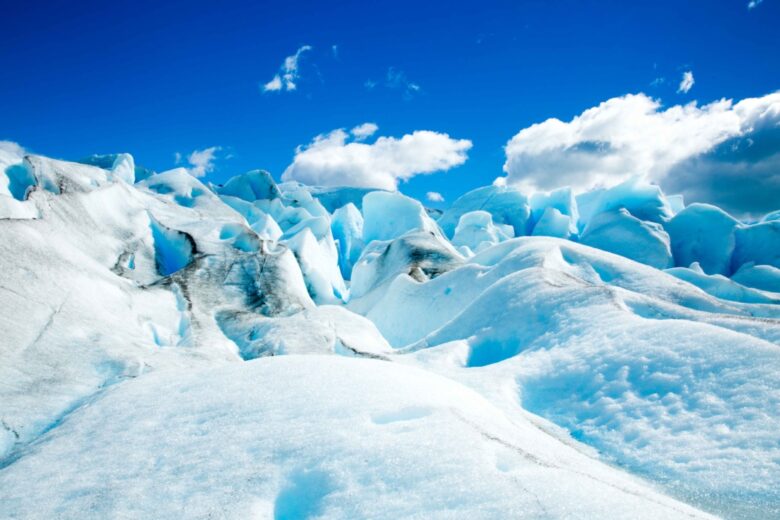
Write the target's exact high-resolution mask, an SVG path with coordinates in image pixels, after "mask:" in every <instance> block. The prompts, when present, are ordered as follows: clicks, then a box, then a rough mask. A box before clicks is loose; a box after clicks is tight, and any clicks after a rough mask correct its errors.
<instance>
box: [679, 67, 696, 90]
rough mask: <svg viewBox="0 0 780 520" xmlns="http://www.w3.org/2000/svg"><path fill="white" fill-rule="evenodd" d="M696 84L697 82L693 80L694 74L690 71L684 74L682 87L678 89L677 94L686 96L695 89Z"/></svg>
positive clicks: (681, 82)
mask: <svg viewBox="0 0 780 520" xmlns="http://www.w3.org/2000/svg"><path fill="white" fill-rule="evenodd" d="M694 83H695V81H694V79H693V72H691V71H690V70H688V71H685V72H683V77H682V81H680V86H679V87H678V88H677V92H678V93H682V94H686V93H687V92H688V91H689V90H691V89H692V88H693V84H694Z"/></svg>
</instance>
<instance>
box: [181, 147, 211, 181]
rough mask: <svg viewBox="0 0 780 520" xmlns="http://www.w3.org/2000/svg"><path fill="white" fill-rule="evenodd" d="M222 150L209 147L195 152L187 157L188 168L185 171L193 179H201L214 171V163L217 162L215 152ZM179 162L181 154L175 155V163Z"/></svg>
mask: <svg viewBox="0 0 780 520" xmlns="http://www.w3.org/2000/svg"><path fill="white" fill-rule="evenodd" d="M221 149H222V148H221V147H219V146H211V147H209V148H206V149H204V150H195V151H193V152H192V153H191V154H189V155H188V156H187V162H188V163H189V165H190V166H189V167H188V168H187V171H188V172H189V173H190V175H192V176H193V177H203V176H204V175H206V174H207V173H210V172H212V171H214V162H215V161H216V160H217V152H218V151H220V150H221ZM179 162H181V154H180V153H178V152H177V153H176V163H177V164H178V163H179Z"/></svg>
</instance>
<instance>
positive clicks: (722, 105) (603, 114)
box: [504, 92, 780, 208]
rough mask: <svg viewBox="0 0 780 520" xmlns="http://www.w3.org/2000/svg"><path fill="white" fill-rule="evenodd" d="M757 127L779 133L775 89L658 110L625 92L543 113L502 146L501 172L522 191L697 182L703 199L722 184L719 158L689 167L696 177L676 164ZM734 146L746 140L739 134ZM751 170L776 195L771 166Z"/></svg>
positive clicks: (779, 191)
mask: <svg viewBox="0 0 780 520" xmlns="http://www.w3.org/2000/svg"><path fill="white" fill-rule="evenodd" d="M772 132H774V133H773V134H772ZM758 134H761V135H770V134H771V135H775V134H778V135H779V136H780V92H777V93H774V94H769V95H767V96H764V97H761V98H749V99H744V100H742V101H740V102H738V103H736V104H735V103H733V102H732V101H731V100H725V99H724V100H720V101H716V102H714V103H710V104H708V105H704V106H701V107H699V106H697V104H696V102H692V103H689V104H687V105H675V106H671V107H669V108H666V109H662V107H661V104H660V102H659V101H657V100H654V99H652V98H650V97H648V96H646V95H645V94H636V95H626V96H623V97H618V98H613V99H610V100H608V101H605V102H603V103H601V104H600V105H598V106H596V107H593V108H590V109H588V110H586V111H585V112H583V113H582V114H580V115H579V116H576V117H574V118H573V119H572V120H571V121H569V122H563V121H560V120H558V119H548V120H547V121H545V122H543V123H539V124H535V125H533V126H530V127H528V128H525V129H523V130H521V131H520V132H519V133H518V134H517V135H515V136H514V137H513V138H512V139H511V140H510V141H509V142H508V143H507V145H506V149H505V151H506V158H507V159H506V162H505V164H504V171H505V172H506V173H507V177H506V180H507V182H508V183H510V184H513V185H516V186H518V187H520V188H521V189H525V190H527V191H549V190H552V189H555V188H558V187H560V186H566V185H569V186H572V187H573V188H575V189H576V190H585V189H590V188H594V187H598V186H611V185H615V184H617V183H619V182H622V181H623V180H626V179H627V178H629V177H631V176H641V177H644V178H647V179H649V180H651V181H654V182H657V183H660V184H661V186H662V187H664V186H667V187H673V188H674V189H675V190H681V191H683V192H686V191H688V192H690V191H691V190H692V189H693V186H694V185H699V188H697V190H698V195H697V196H698V197H699V199H701V200H706V199H707V198H710V199H712V198H713V197H715V196H716V195H717V191H718V190H720V191H728V190H729V189H730V188H729V187H728V186H727V185H720V186H718V182H716V180H717V179H718V178H720V177H719V176H720V175H721V174H720V173H718V171H722V170H723V164H724V161H723V160H717V161H716V160H714V159H713V160H710V161H709V162H708V163H707V164H709V165H710V166H711V168H710V169H707V168H706V167H704V166H699V167H697V170H696V171H697V172H698V173H697V176H696V177H691V176H690V175H685V176H684V177H685V178H686V179H687V180H686V181H685V182H682V181H680V180H679V179H677V177H681V176H683V173H684V172H682V171H681V170H680V168H681V167H682V166H683V165H686V164H691V162H690V161H692V160H694V159H696V158H699V157H703V156H704V155H703V154H707V153H709V152H712V153H715V148H716V147H718V146H719V145H721V144H723V145H724V146H725V145H726V144H728V143H727V141H728V142H729V143H730V142H731V140H733V139H740V138H748V137H751V136H752V137H751V138H752V139H754V140H755V138H756V136H757V135H758ZM765 139H769V137H766V138H765ZM778 141H780V137H778ZM742 146H750V145H749V142H747V141H746V142H745V143H744V144H743V145H742ZM772 146H774V148H773V147H772ZM772 146H764V147H763V148H760V149H761V150H763V151H764V152H765V155H766V153H769V152H767V150H769V151H771V153H774V154H776V155H778V157H779V158H780V144H778V145H772ZM754 150H755V152H754V156H751V157H752V158H751V159H750V160H752V161H754V162H755V161H763V160H764V158H761V157H759V156H758V155H755V154H757V153H758V151H759V148H754ZM719 153H720V154H721V155H722V154H724V153H731V152H729V150H722V151H720V152H719ZM719 157H720V156H719ZM778 162H779V163H780V159H779V160H778ZM751 164H753V163H751ZM762 164H764V163H762ZM715 168H720V170H717V171H716V169H715ZM742 171H747V170H746V169H744V168H743V169H742ZM751 171H754V172H757V173H755V175H759V176H761V178H762V179H763V180H762V181H761V183H762V185H763V186H764V187H765V189H766V190H769V191H770V192H771V193H773V194H775V195H776V200H780V179H778V176H777V175H776V173H775V174H773V175H774V176H770V173H769V172H770V169H767V168H752V170H751ZM729 179H731V181H729V182H737V181H738V180H739V176H738V175H737V174H736V173H735V174H733V175H731V176H730V177H729ZM742 180H743V181H745V180H746V179H745V178H742ZM667 191H671V189H667ZM743 203H746V201H745V200H742V201H741V202H736V201H735V202H733V203H732V208H737V207H738V206H739V205H740V204H743Z"/></svg>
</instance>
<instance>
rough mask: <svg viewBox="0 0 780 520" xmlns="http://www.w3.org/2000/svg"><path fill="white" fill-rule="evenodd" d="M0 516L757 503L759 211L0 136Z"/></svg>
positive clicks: (767, 493) (772, 451) (610, 512)
mask: <svg viewBox="0 0 780 520" xmlns="http://www.w3.org/2000/svg"><path fill="white" fill-rule="evenodd" d="M0 259H1V260H2V264H0V265H2V266H3V268H2V269H0V323H2V331H3V341H2V343H0V382H2V384H0V421H1V422H0V517H3V518H83V517H85V516H94V517H114V518H116V517H125V518H141V517H155V518H182V517H184V518H204V517H220V518H246V517H253V518H310V517H324V518H356V517H359V518H399V517H420V518H519V517H531V518H632V519H633V518H678V517H679V518H712V517H724V518H780V444H779V443H778V431H780V306H779V305H780V219H778V218H777V212H774V213H770V214H768V215H766V216H765V217H763V218H759V219H754V220H750V221H746V220H741V219H739V218H737V217H735V216H732V215H729V214H728V213H726V212H725V211H723V210H721V209H720V208H717V207H715V206H712V205H707V204H691V205H685V204H684V201H683V200H682V197H680V196H677V195H667V194H665V193H663V191H662V190H661V189H660V188H659V187H658V186H654V185H651V184H648V183H646V182H643V181H641V180H638V179H631V180H629V181H626V182H623V183H622V184H620V185H618V186H615V187H611V188H600V189H596V190H593V191H589V192H584V193H575V192H574V191H573V190H572V189H571V188H568V187H561V188H560V189H557V190H554V191H552V192H549V193H522V192H521V191H520V190H518V189H517V188H513V187H509V186H489V187H483V188H478V189H476V190H474V191H471V192H469V193H466V194H464V195H463V196H461V197H460V198H459V199H457V200H456V201H454V202H453V203H452V204H451V205H450V207H449V208H448V209H445V210H444V211H443V212H436V211H432V210H429V209H428V208H426V207H425V206H424V205H423V204H422V203H421V202H420V201H417V200H415V199H414V198H411V197H408V196H406V195H404V194H402V193H400V192H390V191H384V190H371V189H365V188H350V187H345V188H338V187H318V186H307V185H304V184H300V183H297V182H284V183H276V182H275V181H274V179H273V177H272V176H271V174H270V173H268V172H266V171H264V170H253V171H250V172H247V173H244V174H239V175H237V176H234V177H233V178H231V179H230V180H228V181H227V182H225V183H224V184H223V185H215V184H211V183H204V182H201V180H199V179H197V178H195V177H193V176H192V175H190V173H189V172H188V171H187V170H186V169H184V168H178V169H174V170H169V171H165V172H160V173H157V172H153V171H151V170H149V169H147V168H144V167H142V166H139V165H138V164H136V162H135V160H134V158H133V157H132V156H131V155H130V154H127V153H120V154H113V155H99V156H97V155H96V156H91V157H89V158H86V159H82V160H79V161H75V162H72V161H64V160H59V159H51V158H47V157H43V156H39V155H31V154H25V153H24V151H23V150H21V149H14V148H10V147H5V148H0Z"/></svg>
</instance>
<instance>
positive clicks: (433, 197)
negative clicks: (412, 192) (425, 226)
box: [425, 191, 444, 202]
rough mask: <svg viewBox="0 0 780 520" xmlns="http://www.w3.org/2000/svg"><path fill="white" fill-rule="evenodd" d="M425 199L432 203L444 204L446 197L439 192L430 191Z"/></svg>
mask: <svg viewBox="0 0 780 520" xmlns="http://www.w3.org/2000/svg"><path fill="white" fill-rule="evenodd" d="M425 198H426V199H428V200H429V201H431V202H444V195H442V194H441V193H439V192H438V191H429V192H428V193H426V194H425Z"/></svg>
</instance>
